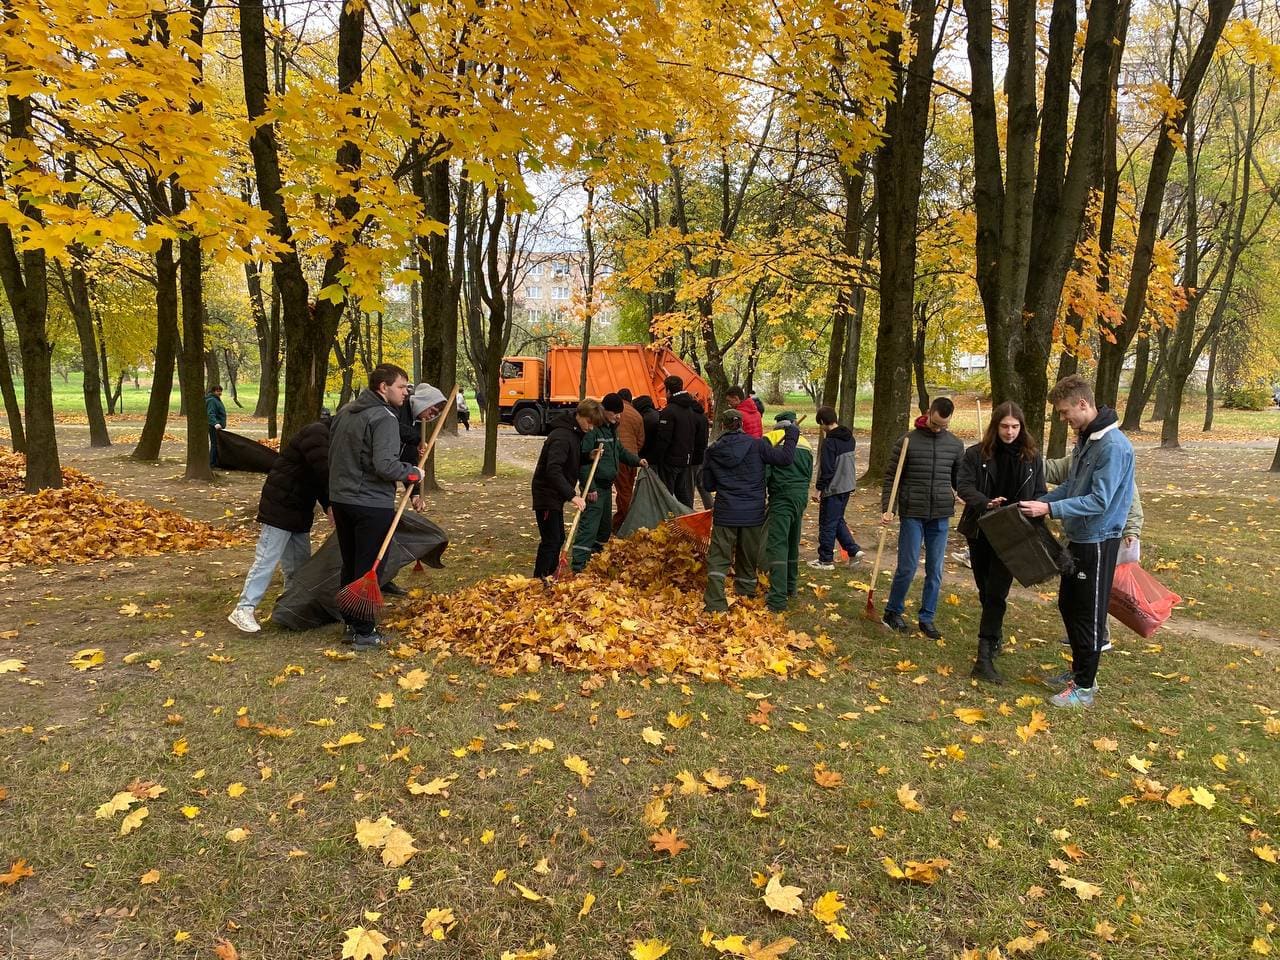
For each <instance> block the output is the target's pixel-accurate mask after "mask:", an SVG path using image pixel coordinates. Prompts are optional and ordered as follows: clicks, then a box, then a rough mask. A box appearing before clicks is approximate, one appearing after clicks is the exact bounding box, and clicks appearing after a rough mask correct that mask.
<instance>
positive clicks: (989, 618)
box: [956, 402, 1046, 683]
mask: <svg viewBox="0 0 1280 960" xmlns="http://www.w3.org/2000/svg"><path fill="white" fill-rule="evenodd" d="M956 492H957V493H959V495H960V498H961V499H962V500H964V504H965V506H964V514H963V515H962V516H961V518H960V526H959V528H958V529H959V531H960V532H961V533H962V534H964V536H965V537H966V539H968V541H969V556H970V559H971V561H972V565H973V579H974V582H975V583H977V585H978V600H979V601H980V602H981V603H982V621H981V623H980V624H979V626H978V658H977V660H976V661H975V662H974V665H973V671H972V672H971V673H970V676H972V677H976V678H978V679H979V680H986V681H989V682H991V683H1003V682H1004V678H1003V677H1001V676H1000V674H999V673H997V672H996V665H995V658H996V655H997V654H999V653H1000V648H1001V647H1002V646H1003V644H1004V613H1005V608H1006V607H1007V606H1008V599H1009V587H1010V586H1011V585H1012V584H1013V575H1012V574H1011V573H1010V572H1009V569H1008V568H1007V567H1006V566H1005V565H1004V564H1003V563H1002V562H1001V560H1000V558H999V557H998V556H996V552H995V550H994V549H993V548H992V546H991V544H990V543H989V542H988V541H987V538H986V536H985V535H984V534H983V533H982V530H981V528H979V526H978V518H979V517H980V516H982V514H984V513H986V512H987V511H988V510H994V509H996V508H997V507H1001V506H1004V505H1005V504H1009V503H1017V502H1018V501H1020V500H1036V499H1038V498H1039V497H1040V496H1041V495H1042V494H1044V493H1045V492H1046V487H1045V482H1044V459H1043V458H1042V457H1041V456H1040V448H1039V447H1038V446H1037V445H1036V442H1035V440H1034V439H1033V438H1032V437H1031V435H1030V434H1029V433H1028V432H1027V420H1026V417H1024V416H1023V414H1022V408H1021V407H1019V406H1018V405H1017V404H1016V403H1011V402H1006V403H1002V404H1000V405H999V406H997V407H996V408H995V409H994V410H992V411H991V422H990V423H988V424H987V429H986V432H985V433H983V435H982V441H981V442H980V443H975V444H974V445H973V446H972V447H970V448H969V449H968V450H966V451H965V453H964V459H963V460H961V461H960V471H959V476H958V478H957V480H956Z"/></svg>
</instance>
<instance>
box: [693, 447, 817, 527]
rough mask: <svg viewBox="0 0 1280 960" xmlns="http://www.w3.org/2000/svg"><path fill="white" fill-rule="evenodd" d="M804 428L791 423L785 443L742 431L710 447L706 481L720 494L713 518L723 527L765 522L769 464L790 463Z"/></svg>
mask: <svg viewBox="0 0 1280 960" xmlns="http://www.w3.org/2000/svg"><path fill="white" fill-rule="evenodd" d="M799 437H800V430H799V428H798V427H795V426H794V425H792V426H788V427H787V428H786V430H785V436H784V437H783V440H782V443H781V444H779V445H778V446H776V447H775V446H774V445H773V444H771V443H770V442H769V441H768V440H764V439H757V438H755V437H749V436H747V435H746V434H745V433H743V432H742V431H741V430H732V431H729V432H726V433H723V434H721V435H720V439H719V440H717V441H716V442H715V443H713V444H711V446H709V447H707V457H706V462H705V463H704V464H703V468H702V482H703V484H704V485H705V486H706V488H707V489H708V490H710V491H713V492H714V493H715V495H716V499H715V507H714V512H713V513H712V518H713V521H714V522H715V524H717V525H718V526H722V527H758V526H760V525H761V524H763V523H764V521H765V482H766V481H765V466H766V465H776V466H783V467H785V466H790V464H791V463H792V462H793V461H794V460H795V455H796V441H797V440H798V439H799Z"/></svg>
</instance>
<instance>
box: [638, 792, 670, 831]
mask: <svg viewBox="0 0 1280 960" xmlns="http://www.w3.org/2000/svg"><path fill="white" fill-rule="evenodd" d="M667 816H668V813H667V801H665V800H663V799H662V797H654V798H653V799H652V800H650V801H649V802H648V803H646V804H645V805H644V813H642V814H641V819H643V820H644V825H645V826H646V827H653V828H654V829H655V830H656V829H657V828H658V827H660V826H662V824H663V823H665V822H666V819H667Z"/></svg>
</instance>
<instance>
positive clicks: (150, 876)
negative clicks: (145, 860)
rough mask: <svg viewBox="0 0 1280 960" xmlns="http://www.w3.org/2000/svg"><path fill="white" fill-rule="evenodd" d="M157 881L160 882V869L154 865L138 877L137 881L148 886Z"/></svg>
mask: <svg viewBox="0 0 1280 960" xmlns="http://www.w3.org/2000/svg"><path fill="white" fill-rule="evenodd" d="M159 882H160V871H159V870H156V869H155V868H154V867H153V868H152V869H150V870H148V871H147V872H146V873H144V874H143V875H142V876H141V877H139V878H138V883H139V884H140V885H141V886H144V887H145V886H148V885H149V884H152V883H159Z"/></svg>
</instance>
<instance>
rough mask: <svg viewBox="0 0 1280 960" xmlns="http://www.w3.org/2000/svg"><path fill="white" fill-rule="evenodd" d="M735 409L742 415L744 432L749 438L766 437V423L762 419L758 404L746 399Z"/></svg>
mask: <svg viewBox="0 0 1280 960" xmlns="http://www.w3.org/2000/svg"><path fill="white" fill-rule="evenodd" d="M733 409H735V410H737V411H738V412H739V413H740V414H742V432H743V433H745V434H746V435H747V436H749V437H763V436H764V421H763V420H762V419H761V417H760V410H759V409H758V408H757V407H756V402H755V401H754V400H752V399H751V398H750V397H746V398H745V399H743V401H742V402H741V403H740V404H738V405H737V406H736V407H734V408H733Z"/></svg>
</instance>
